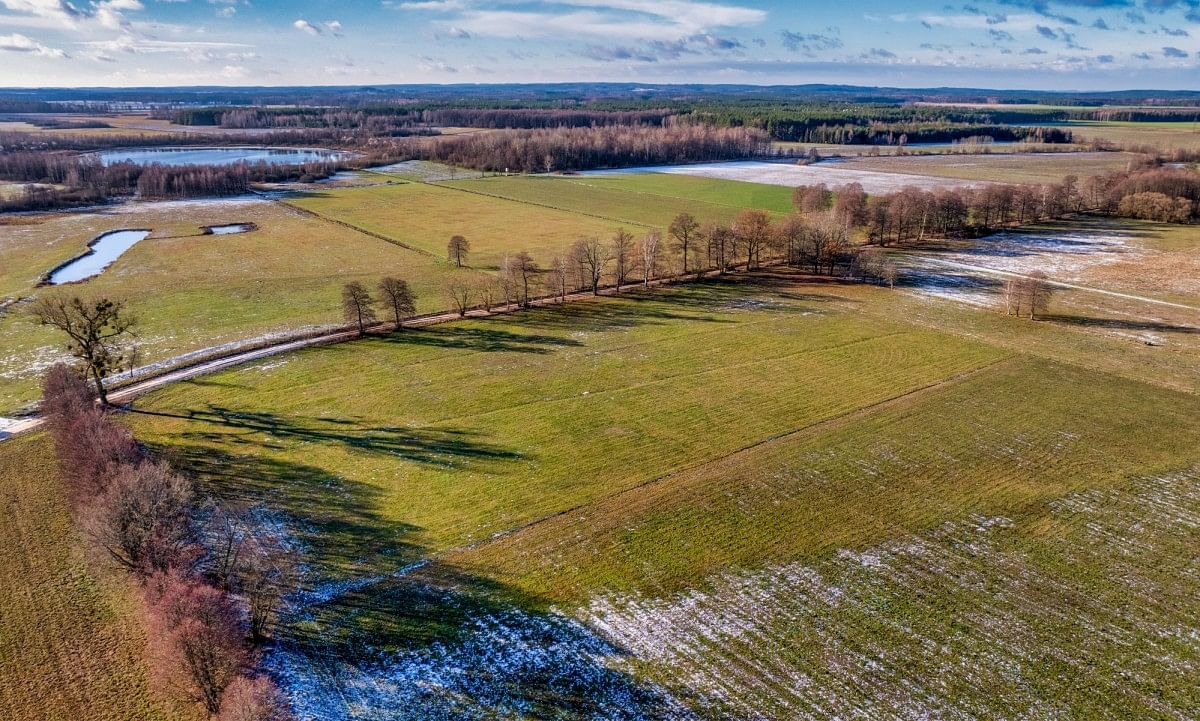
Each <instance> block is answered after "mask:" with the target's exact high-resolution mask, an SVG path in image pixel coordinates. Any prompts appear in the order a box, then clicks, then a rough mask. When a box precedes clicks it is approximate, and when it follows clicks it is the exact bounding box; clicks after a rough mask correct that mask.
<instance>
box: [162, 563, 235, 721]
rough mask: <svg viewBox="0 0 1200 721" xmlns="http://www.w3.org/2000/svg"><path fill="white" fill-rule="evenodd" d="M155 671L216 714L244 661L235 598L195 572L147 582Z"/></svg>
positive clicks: (163, 575)
mask: <svg viewBox="0 0 1200 721" xmlns="http://www.w3.org/2000/svg"><path fill="white" fill-rule="evenodd" d="M147 594H148V596H149V597H150V598H149V600H150V602H151V603H150V606H151V608H152V614H151V619H150V620H151V622H150V624H149V626H150V628H149V629H148V635H149V637H150V642H151V646H152V649H153V650H154V652H155V655H156V656H157V657H158V658H157V659H156V662H155V663H154V664H153V665H152V666H153V668H154V670H155V672H156V673H157V674H159V675H161V676H163V677H165V678H164V679H163V680H164V681H166V682H167V683H169V684H172V685H176V686H178V687H181V688H182V689H183V690H184V691H186V692H187V693H189V694H190V695H192V696H193V697H194V698H195V699H196V700H197V701H200V702H201V703H202V704H204V708H205V709H206V710H207V711H208V712H209V713H210V714H215V713H217V712H218V711H219V710H220V707H221V695H222V694H223V693H224V691H225V689H226V688H228V687H229V685H230V684H231V683H232V682H233V681H234V680H235V679H236V678H237V677H238V676H239V675H241V672H242V669H243V668H244V667H245V665H246V662H247V654H246V647H245V645H244V644H243V642H242V630H241V628H240V626H239V623H238V616H239V614H238V609H237V606H236V605H235V604H234V602H233V599H232V598H230V597H229V595H228V594H226V593H224V592H222V591H221V590H220V589H218V588H216V587H214V586H211V585H209V584H207V583H203V582H200V581H198V580H196V579H194V578H189V577H185V576H180V575H176V574H160V575H159V576H156V577H155V578H154V579H151V582H150V583H149V584H148V585H147Z"/></svg>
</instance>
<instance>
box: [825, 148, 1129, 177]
mask: <svg viewBox="0 0 1200 721" xmlns="http://www.w3.org/2000/svg"><path fill="white" fill-rule="evenodd" d="M1134 157H1135V156H1134V155H1133V154H1132V153H1034V154H1005V153H994V154H993V153H988V154H982V155H958V154H947V155H905V156H892V157H879V158H868V157H857V158H842V159H839V160H836V161H834V162H835V163H836V167H841V168H846V169H851V170H871V171H877V172H882V173H900V174H906V175H928V176H938V177H943V178H959V179H962V180H972V181H992V182H1001V183H1060V182H1062V179H1063V178H1065V177H1066V176H1068V175H1075V176H1078V177H1080V178H1086V177H1088V176H1091V175H1103V174H1105V173H1112V172H1117V171H1121V170H1125V168H1126V167H1127V166H1128V165H1129V161H1130V160H1132V159H1133V158H1134Z"/></svg>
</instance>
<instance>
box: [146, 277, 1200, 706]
mask: <svg viewBox="0 0 1200 721" xmlns="http://www.w3.org/2000/svg"><path fill="white" fill-rule="evenodd" d="M923 307H927V308H932V309H935V311H936V310H938V309H943V308H946V309H948V310H946V311H945V312H946V313H947V314H953V313H958V314H960V315H959V316H957V320H953V319H947V318H949V316H947V318H941V317H937V316H936V315H935V314H934V313H932V312H931V313H925V314H922V313H920V308H923ZM971 319H976V320H978V321H979V322H978V323H974V324H972V323H971ZM1006 327H1007V328H1008V329H1009V330H1011V331H1012V332H1013V333H1014V334H1017V335H1014V336H1013V337H1014V338H1017V337H1018V336H1019V334H1020V333H1022V332H1026V331H1025V330H1024V329H1026V328H1036V329H1037V330H1036V331H1028V332H1029V333H1037V334H1044V336H1045V338H1044V340H1043V342H1042V343H1041V344H1030V345H1028V346H1024V345H1023V344H1022V343H1020V342H1019V340H1017V341H1013V342H1006V343H999V342H996V338H998V337H1003V336H1005V328H1006ZM980 329H983V330H982V331H981V330H980ZM1120 343H1121V341H1119V340H1117V339H1114V338H1111V337H1108V336H1105V335H1097V334H1095V333H1093V332H1092V331H1091V330H1090V329H1079V328H1074V327H1058V326H1056V325H1054V324H1051V323H1032V322H1030V321H1024V320H1021V321H1018V320H1016V319H1012V318H1007V317H1004V316H1001V315H998V314H993V313H983V312H981V311H980V310H978V309H975V308H970V307H967V306H960V305H958V304H953V303H947V302H945V301H933V302H931V301H929V300H928V299H922V298H920V297H919V294H917V293H914V292H911V291H906V290H886V289H879V288H871V287H866V286H858V285H841V284H820V283H812V282H808V281H807V280H806V279H804V278H802V277H797V276H793V275H790V274H786V273H783V274H763V275H760V276H757V277H755V278H735V279H726V280H718V281H713V282H705V283H700V284H695V285H687V286H676V287H674V288H669V289H662V290H659V291H655V292H651V293H646V294H643V293H630V294H626V295H624V296H623V297H620V298H602V299H597V300H593V301H587V302H582V303H574V304H568V305H564V306H557V307H551V308H546V309H539V310H536V311H533V312H529V313H524V314H519V315H514V316H510V317H496V318H491V319H483V320H472V321H467V322H461V323H454V324H447V325H443V326H436V327H431V328H428V329H424V330H421V331H413V332H409V331H404V332H401V333H397V334H393V335H391V336H389V337H386V338H377V339H370V340H365V341H360V342H356V343H353V344H349V345H344V346H338V347H331V348H324V349H316V350H309V351H303V352H299V353H294V354H290V355H287V356H283V357H281V358H277V359H272V360H270V361H264V362H260V363H256V364H252V365H248V366H245V367H242V368H239V369H236V370H232V371H228V372H225V373H221V374H218V375H215V376H212V377H209V378H205V379H203V380H202V381H196V382H191V383H182V384H179V385H176V386H173V387H171V388H168V389H164V390H162V391H160V392H157V393H155V394H154V395H152V396H150V397H148V398H145V399H143V400H141V401H139V402H138V403H137V408H136V411H135V412H134V413H133V414H131V415H129V416H128V418H129V421H130V423H131V424H132V426H133V428H134V430H135V432H136V433H137V435H138V436H139V437H140V438H141V439H143V440H144V441H146V442H148V443H149V444H151V445H152V446H153V447H154V448H156V449H157V450H158V451H159V452H161V453H163V454H164V455H165V456H167V457H170V458H172V459H174V460H175V462H176V463H178V464H179V465H181V466H182V467H184V468H186V469H188V470H190V471H191V472H193V473H195V474H197V475H198V477H199V478H201V479H202V482H203V484H204V486H205V488H206V489H208V490H210V491H211V492H213V493H216V494H218V495H222V496H225V497H227V498H230V499H234V500H239V501H241V502H245V503H248V504H258V505H260V506H261V507H262V513H264V514H265V517H267V518H269V519H270V524H271V526H272V527H273V528H284V529H286V533H287V534H289V535H290V536H291V537H292V538H293V539H294V540H295V542H296V543H297V546H298V547H301V548H304V549H306V550H305V553H306V560H307V561H308V564H309V565H308V568H309V573H308V575H307V577H306V579H305V584H304V591H303V592H302V593H301V594H299V596H298V598H299V599H300V600H301V603H300V606H301V610H300V611H298V612H297V613H296V615H295V616H294V617H293V618H292V619H291V620H290V621H289V624H288V628H287V630H286V631H285V632H284V635H285V638H287V639H288V642H287V643H285V644H282V645H281V647H280V649H279V651H278V653H277V654H276V655H274V656H272V658H271V659H270V663H272V664H275V665H274V668H277V669H280V670H281V671H282V672H286V673H285V675H286V677H287V678H288V679H289V680H288V683H289V684H290V685H289V686H288V689H289V691H290V692H291V693H292V694H293V696H294V697H295V698H298V699H300V701H299V704H300V707H301V710H302V712H311V713H314V714H316V713H317V712H320V711H322V710H323V711H326V712H327V711H328V710H329V709H330V708H340V706H338V704H346V703H350V704H353V705H354V706H355V707H356V708H359V709H368V710H372V711H374V712H377V713H380V714H382V713H384V712H385V710H386V709H396V708H401V707H403V708H404V709H405V710H406V711H405V712H406V713H407V714H408V715H409V716H412V717H416V718H433V717H436V716H437V714H438V713H442V712H445V710H446V709H452V708H455V704H460V703H468V704H471V708H475V709H476V710H478V711H479V712H480V713H485V712H491V713H501V714H503V713H505V712H508V713H524V714H533V715H537V714H542V715H558V716H561V717H565V718H573V717H585V716H587V714H588V709H589V708H592V709H594V708H596V707H593V706H589V704H588V703H587V702H583V701H581V700H580V699H593V700H594V702H595V703H597V704H616V705H617V706H620V708H621V709H622V710H621V712H620V713H619V714H618V717H620V718H661V717H680V718H684V717H688V716H689V715H691V714H695V715H699V716H701V717H729V716H739V717H753V718H759V717H763V718H769V717H772V716H774V715H777V714H783V715H794V716H804V715H806V714H812V715H816V716H820V715H822V714H827V713H830V712H832V711H831V710H834V709H843V710H846V712H847V713H848V714H849V715H851V716H853V717H864V718H865V717H871V716H872V715H875V716H877V715H878V714H879V713H883V709H885V708H900V709H901V711H902V713H900V715H901V716H911V715H913V714H915V713H916V711H917V710H919V709H921V708H936V709H938V710H939V711H940V712H941V713H943V714H945V715H951V716H953V715H959V714H976V715H985V716H986V715H994V714H995V713H997V712H998V707H997V706H996V705H995V704H996V703H997V697H996V696H995V695H994V694H992V693H991V692H990V691H988V689H994V688H1005V689H1009V690H1010V691H1011V693H1010V694H1009V695H1008V696H1007V697H1006V698H1009V699H1012V700H1013V701H1012V702H1013V703H1014V704H1015V705H1016V706H1018V707H1019V708H1022V709H1025V710H1026V711H1028V712H1029V713H1031V714H1033V715H1037V714H1038V709H1040V708H1041V706H1039V704H1041V703H1051V704H1054V705H1055V707H1056V708H1060V709H1066V710H1069V711H1071V712H1075V713H1078V714H1080V715H1084V716H1095V717H1101V718H1104V717H1111V710H1112V709H1130V708H1132V709H1136V710H1137V712H1140V713H1142V714H1143V715H1155V714H1158V715H1164V716H1169V715H1170V714H1171V713H1173V712H1178V711H1179V710H1181V709H1187V708H1191V707H1193V705H1194V703H1195V698H1194V694H1193V690H1190V689H1189V687H1188V686H1187V685H1186V684H1181V683H1180V678H1181V677H1180V675H1179V673H1178V670H1179V669H1181V668H1184V667H1185V665H1186V664H1187V663H1188V659H1189V658H1190V655H1189V654H1190V653H1191V651H1189V650H1188V649H1189V646H1188V644H1187V643H1186V641H1184V640H1182V639H1179V640H1178V641H1172V642H1170V643H1165V644H1164V643H1160V644H1159V645H1158V646H1157V647H1156V652H1155V653H1157V654H1158V658H1159V659H1160V661H1161V663H1159V664H1157V665H1155V666H1152V667H1151V666H1145V665H1144V664H1142V665H1137V666H1136V669H1135V670H1134V671H1132V672H1131V674H1130V675H1122V674H1121V672H1120V671H1119V669H1122V668H1126V667H1129V665H1130V664H1137V660H1138V659H1139V658H1144V653H1146V652H1147V651H1146V649H1147V648H1148V644H1151V643H1158V642H1156V641H1155V640H1154V639H1157V638H1161V637H1163V634H1169V633H1171V629H1174V628H1186V627H1188V626H1189V624H1190V625H1193V626H1194V624H1195V622H1196V620H1197V619H1196V618H1195V613H1194V609H1193V608H1192V607H1191V606H1190V605H1188V604H1187V603H1186V601H1185V600H1184V599H1186V598H1188V597H1189V594H1194V593H1195V592H1196V591H1197V590H1200V578H1197V577H1195V575H1194V573H1193V572H1191V571H1187V570H1186V569H1185V568H1184V567H1183V566H1182V565H1181V564H1185V560H1184V559H1185V558H1186V556H1187V553H1186V551H1184V550H1183V549H1186V548H1188V547H1189V544H1193V543H1194V542H1195V540H1196V538H1195V528H1197V527H1200V518H1198V517H1197V515H1196V514H1197V513H1198V512H1200V494H1196V493H1195V491H1194V483H1193V481H1194V473H1195V471H1194V469H1195V467H1196V464H1197V463H1198V462H1200V457H1197V455H1196V451H1195V449H1196V448H1197V446H1198V441H1200V431H1198V430H1197V428H1196V426H1195V423H1194V420H1195V418H1196V417H1200V398H1198V397H1197V395H1196V393H1195V390H1196V388H1195V386H1193V387H1192V388H1191V389H1190V390H1189V389H1182V390H1181V389H1177V387H1176V386H1177V385H1178V384H1176V383H1163V384H1151V383H1147V382H1144V381H1143V380H1141V379H1139V378H1138V375H1139V374H1144V373H1146V372H1147V370H1146V367H1145V365H1144V364H1140V363H1139V362H1138V361H1137V359H1136V358H1125V360H1128V361H1129V364H1128V367H1125V366H1115V367H1112V368H1109V369H1107V370H1098V369H1096V368H1095V367H1093V364H1092V363H1091V359H1092V358H1093V357H1094V356H1095V355H1103V353H1097V349H1098V348H1109V347H1111V348H1117V347H1118V345H1119V344H1120ZM1065 347H1074V348H1075V350H1074V351H1070V352H1068V351H1065V350H1063V348H1065ZM1143 350H1144V352H1146V353H1153V352H1154V349H1149V348H1144V349H1143ZM1121 370H1125V371H1128V372H1125V373H1117V372H1116V371H1121ZM1110 371H1111V372H1110ZM1181 373H1182V371H1181ZM1186 377H1187V376H1186V374H1184V375H1181V376H1180V378H1183V379H1186ZM1189 474H1190V475H1189ZM1174 519H1196V521H1193V520H1185V522H1183V523H1182V525H1181V524H1180V522H1178V521H1175V520H1174ZM1137 524H1143V527H1144V528H1145V529H1148V530H1145V531H1144V532H1143V533H1142V534H1141V535H1136V531H1135V530H1134V529H1135V528H1137V527H1138V525H1137ZM1189 524H1190V525H1189ZM1130 534H1135V535H1133V536H1131V535H1130ZM1135 537H1136V542H1135V541H1134V540H1133V539H1134V538H1135ZM1088 539H1091V540H1090V541H1089V540H1088ZM1129 543H1135V545H1134V546H1133V549H1134V550H1133V551H1132V552H1129V553H1126V552H1124V551H1122V550H1121V549H1123V548H1125V547H1126V544H1129ZM1173 559H1174V560H1173ZM980 584H983V585H980ZM1147 584H1150V585H1149V586H1148V585H1147ZM984 588H987V589H992V590H996V589H999V591H998V592H996V593H991V592H985V591H983V590H981V589H984ZM1148 588H1149V589H1156V591H1150V590H1147V589H1148ZM1154 592H1161V596H1160V598H1161V601H1156V602H1155V603H1153V604H1152V605H1151V606H1149V607H1146V606H1145V602H1144V599H1146V598H1148V597H1150V596H1149V595H1148V594H1152V593H1154ZM1081 598H1088V599H1097V600H1096V601H1095V602H1090V603H1084V602H1083V601H1081V600H1080V599H1081ZM1101 599H1102V600H1103V603H1101ZM1073 608H1074V609H1079V612H1078V613H1072V612H1070V611H1068V609H1073ZM767 609H774V610H767ZM801 619H808V620H812V621H813V622H812V623H809V622H808V621H807V620H806V621H803V622H802V621H801ZM1064 623H1066V624H1072V625H1071V627H1072V628H1075V629H1077V633H1075V634H1072V635H1071V637H1073V638H1074V637H1079V636H1080V635H1081V634H1085V633H1088V632H1092V631H1094V633H1092V634H1091V636H1090V637H1089V638H1090V640H1089V641H1088V642H1087V643H1085V644H1078V645H1072V646H1070V647H1067V646H1064V645H1063V643H1064V642H1062V641H1061V640H1060V641H1055V640H1054V639H1055V634H1056V633H1057V632H1058V631H1059V630H1060V629H1061V625H1062V624H1064ZM1117 627H1119V628H1122V629H1128V630H1127V631H1125V632H1123V635H1122V634H1118V633H1117V632H1115V631H1112V630H1110V629H1113V628H1117ZM1064 638H1065V637H1064ZM539 639H540V640H539ZM839 639H840V640H839ZM1000 639H1004V640H1002V641H1001V640H1000ZM930 640H932V641H933V642H934V644H935V645H934V646H932V647H931V646H930V645H929V643H928V642H929V641H930ZM546 643H550V644H551V645H552V646H553V648H554V649H555V652H554V653H553V654H551V655H550V656H546V655H545V654H540V653H538V652H537V651H536V650H535V649H536V648H540V647H542V646H543V645H544V644H546ZM938 649H941V650H938ZM989 649H990V650H989ZM1131 649H1132V650H1131ZM1055 654H1057V655H1055ZM363 658H371V659H374V663H372V664H366V665H364V664H362V663H361V662H360V660H361V659H363ZM597 658H602V659H604V662H603V665H602V666H601V667H597V666H596V665H595V664H596V660H595V659H597ZM589 659H590V661H589ZM464 665H465V667H466V668H468V669H470V670H469V672H467V673H466V674H465V675H464V674H462V673H461V672H452V671H451V669H454V668H458V669H461V668H463V667H464ZM1077 667H1085V668H1087V669H1088V671H1087V676H1086V678H1087V679H1088V682H1087V687H1088V688H1091V689H1095V691H1094V692H1088V693H1083V692H1082V691H1081V689H1082V688H1083V687H1081V686H1078V685H1075V684H1071V683H1066V682H1064V681H1063V679H1064V678H1065V677H1066V676H1065V675H1064V672H1063V669H1065V668H1077ZM560 675H566V676H569V677H570V678H572V679H573V681H572V682H571V684H568V686H566V687H564V686H562V685H556V684H554V683H548V682H547V680H546V679H547V677H550V678H557V677H560ZM961 675H966V676H967V677H969V678H973V679H983V680H984V682H983V683H979V684H965V683H957V682H954V681H953V679H954V678H958V677H959V676H961ZM430 679H434V680H433V681H431V680H430ZM346 689H349V691H348V693H349V695H348V696H342V695H341V694H342V693H343V691H345V690H346ZM339 697H340V700H339ZM464 699H466V700H465V701H464ZM618 699H624V701H619V700H618ZM896 699H900V701H896ZM888 703H900V704H901V706H899V707H888V706H887V704H888ZM602 707H603V706H602ZM605 708H607V707H605ZM905 709H907V710H908V711H912V712H913V713H912V714H910V713H908V711H904V710H905ZM396 713H398V712H396ZM302 715H303V713H302Z"/></svg>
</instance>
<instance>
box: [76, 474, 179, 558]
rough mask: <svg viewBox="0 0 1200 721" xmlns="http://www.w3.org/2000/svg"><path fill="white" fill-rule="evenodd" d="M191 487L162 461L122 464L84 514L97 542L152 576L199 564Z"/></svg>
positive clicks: (112, 554)
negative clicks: (194, 531)
mask: <svg viewBox="0 0 1200 721" xmlns="http://www.w3.org/2000/svg"><path fill="white" fill-rule="evenodd" d="M191 501H192V485H191V483H190V482H188V480H187V479H185V478H184V477H183V476H181V475H179V474H177V473H173V472H172V471H171V469H170V468H168V467H167V466H165V465H163V464H160V463H153V462H151V461H142V462H141V463H139V464H137V465H123V466H121V467H120V468H119V469H118V470H117V472H116V473H115V474H114V475H113V477H112V479H111V481H110V483H109V484H108V488H106V489H105V491H104V493H103V494H101V495H100V496H99V497H97V498H96V499H95V502H94V503H92V504H91V506H90V507H89V508H88V509H87V511H85V522H84V526H85V528H86V529H87V531H88V533H89V535H90V536H91V537H92V539H93V540H94V541H95V542H96V543H97V544H98V545H99V546H100V547H101V548H103V549H104V550H105V551H107V552H108V553H109V555H111V556H112V557H113V558H114V559H116V560H117V561H118V562H119V563H121V564H122V565H124V566H125V567H126V568H129V569H130V570H133V571H137V572H139V573H144V574H150V573H154V572H159V571H168V570H171V569H182V568H187V567H189V566H191V565H193V564H194V562H195V560H196V558H197V557H198V555H199V553H198V552H199V549H198V547H197V546H196V544H195V542H194V540H193V539H194V538H195V535H194V534H193V532H192V526H191V523H190V521H189V518H188V510H189V507H190V504H191Z"/></svg>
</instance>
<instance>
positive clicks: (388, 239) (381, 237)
mask: <svg viewBox="0 0 1200 721" xmlns="http://www.w3.org/2000/svg"><path fill="white" fill-rule="evenodd" d="M368 187H371V186H368ZM271 200H273V201H274V202H276V203H279V204H280V205H285V206H287V207H288V208H291V209H293V210H296V211H298V212H300V213H302V214H304V215H308V216H311V217H313V218H317V219H318V220H323V221H325V222H326V223H333V224H334V225H340V226H342V227H344V228H349V229H350V230H354V231H357V232H359V233H362V234H363V235H369V236H371V237H372V238H376V239H378V240H382V241H384V242H385V243H391V244H392V245H396V246H399V247H401V248H404V249H405V250H411V251H413V252H414V253H420V254H421V255H424V256H428V257H430V258H436V259H437V260H445V259H444V258H442V257H441V256H440V255H437V254H435V253H430V252H429V251H428V250H425V249H423V248H417V247H414V246H411V245H409V244H408V243H405V242H404V241H402V240H397V239H395V238H393V237H391V236H387V235H384V234H383V233H377V232H376V231H374V230H368V229H366V228H363V227H361V226H358V225H355V224H353V223H348V222H346V221H344V220H340V219H338V218H331V217H329V216H328V215H324V214H322V213H318V212H317V211H315V210H309V209H308V208H304V207H301V206H299V205H296V204H295V203H289V202H288V201H287V200H284V199H282V198H272V199H271Z"/></svg>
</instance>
